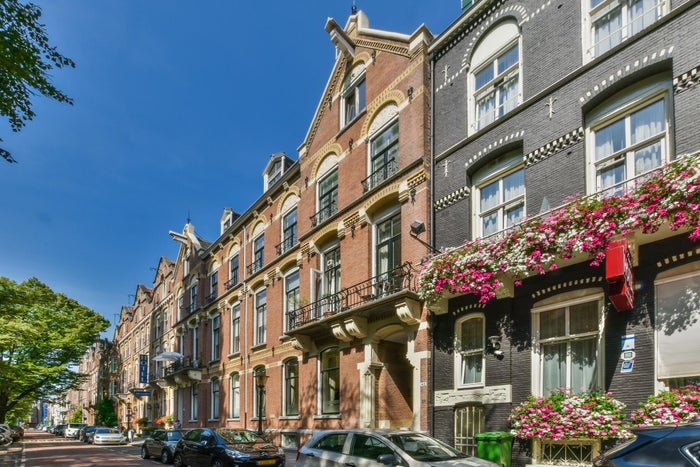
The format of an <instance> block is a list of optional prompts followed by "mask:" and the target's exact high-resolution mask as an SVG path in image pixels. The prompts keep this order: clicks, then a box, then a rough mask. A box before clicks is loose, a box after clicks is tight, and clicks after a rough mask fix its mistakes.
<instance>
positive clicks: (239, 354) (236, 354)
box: [226, 352, 241, 360]
mask: <svg viewBox="0 0 700 467" xmlns="http://www.w3.org/2000/svg"><path fill="white" fill-rule="evenodd" d="M240 356H241V353H240V352H234V353H230V354H228V355H227V356H226V357H227V358H228V359H229V360H231V359H232V358H238V357H240Z"/></svg>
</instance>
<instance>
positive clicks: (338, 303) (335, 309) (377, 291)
mask: <svg viewBox="0 0 700 467" xmlns="http://www.w3.org/2000/svg"><path fill="white" fill-rule="evenodd" d="M413 278H414V274H413V269H412V268H411V263H409V262H406V263H404V264H402V265H401V266H398V267H396V268H394V269H392V270H391V271H389V272H385V273H382V274H379V275H377V276H374V277H372V278H370V279H367V280H366V281H363V282H360V283H358V284H355V285H352V286H350V287H347V288H343V289H341V290H340V291H338V292H336V293H333V294H328V295H326V296H324V297H322V298H321V299H320V300H317V301H315V302H312V303H309V304H307V305H304V306H301V307H299V308H297V309H296V310H291V311H289V312H287V330H289V331H293V330H294V329H296V328H298V327H300V326H304V325H306V324H308V323H311V322H314V321H318V320H321V319H324V318H329V317H331V316H333V315H335V314H337V313H340V312H341V311H347V310H350V309H352V308H356V307H359V306H362V305H367V304H368V303H371V302H373V301H376V300H379V299H382V298H384V297H388V296H390V295H392V294H395V293H398V292H401V291H403V290H414V289H415V284H413Z"/></svg>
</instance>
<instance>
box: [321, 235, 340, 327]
mask: <svg viewBox="0 0 700 467" xmlns="http://www.w3.org/2000/svg"><path fill="white" fill-rule="evenodd" d="M338 292H340V245H339V244H334V245H333V246H331V247H329V248H327V249H326V250H324V251H323V253H322V254H321V276H320V283H317V284H316V295H317V298H316V301H320V303H319V305H320V306H318V307H317V309H316V313H317V314H318V315H323V314H324V313H335V312H337V311H339V310H340V299H339V297H338Z"/></svg>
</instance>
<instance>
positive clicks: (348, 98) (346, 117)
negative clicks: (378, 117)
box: [340, 63, 365, 128]
mask: <svg viewBox="0 0 700 467" xmlns="http://www.w3.org/2000/svg"><path fill="white" fill-rule="evenodd" d="M340 106H341V107H340V127H341V128H344V127H345V126H347V125H349V124H350V123H351V122H352V121H353V120H355V117H357V116H358V115H359V114H360V113H362V111H363V110H365V64H364V63H359V64H357V65H356V66H355V67H353V69H352V70H351V71H350V73H348V75H347V76H346V77H345V80H344V81H343V88H342V92H341V97H340Z"/></svg>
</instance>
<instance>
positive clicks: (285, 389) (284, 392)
mask: <svg viewBox="0 0 700 467" xmlns="http://www.w3.org/2000/svg"><path fill="white" fill-rule="evenodd" d="M291 362H295V363H296V368H297V372H296V378H295V380H296V388H295V390H296V411H297V413H292V414H290V413H289V404H288V403H287V402H288V396H289V394H288V392H289V388H288V385H287V382H288V381H290V378H289V372H288V371H287V369H288V365H289V364H290V363H291ZM282 369H283V375H284V382H283V385H282V406H283V409H282V410H283V411H284V412H283V413H284V416H285V417H299V409H300V408H299V396H300V394H299V390H300V387H299V360H298V359H296V358H294V357H293V358H289V359H287V360H285V361H283V362H282Z"/></svg>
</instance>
